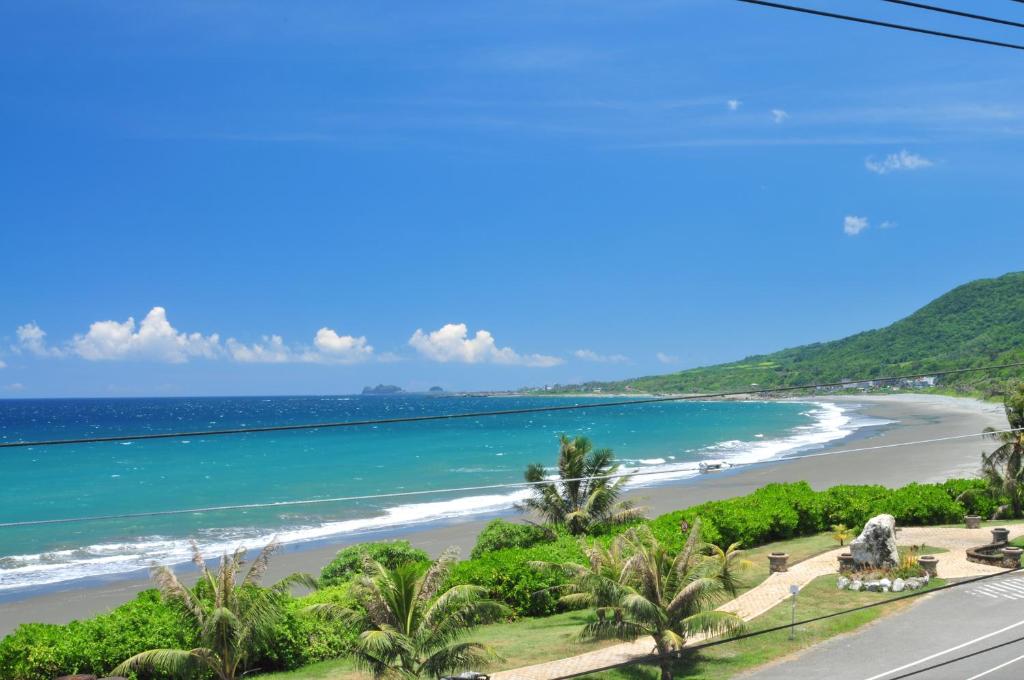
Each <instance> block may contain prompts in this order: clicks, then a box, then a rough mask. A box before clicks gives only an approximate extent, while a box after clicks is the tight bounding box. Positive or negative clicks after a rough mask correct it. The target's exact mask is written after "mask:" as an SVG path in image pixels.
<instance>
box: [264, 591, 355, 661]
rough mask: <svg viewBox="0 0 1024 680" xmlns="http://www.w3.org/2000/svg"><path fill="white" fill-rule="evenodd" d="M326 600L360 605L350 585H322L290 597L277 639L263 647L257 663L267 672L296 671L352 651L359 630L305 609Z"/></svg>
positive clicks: (279, 623)
mask: <svg viewBox="0 0 1024 680" xmlns="http://www.w3.org/2000/svg"><path fill="white" fill-rule="evenodd" d="M322 602H333V603H335V604H338V605H340V606H344V607H352V608H354V607H356V606H357V605H356V603H355V601H354V600H353V598H352V597H351V595H350V594H349V585H348V584H345V585H340V586H330V587H327V588H322V589H321V590H319V591H317V592H315V593H312V594H310V595H307V596H305V597H300V598H291V597H289V598H288V600H287V602H286V603H285V608H284V616H283V617H282V619H281V620H280V621H279V622H278V624H277V626H276V628H275V631H274V639H273V642H271V643H269V644H267V645H265V646H264V647H263V648H261V649H260V650H259V655H258V660H257V662H256V663H255V665H256V666H257V667H259V668H260V669H261V670H264V671H270V670H292V669H295V668H300V667H302V666H306V665H309V664H311V663H316V662H318V661H326V660H327V659H336V658H339V657H342V656H345V655H346V654H348V653H349V652H350V651H351V650H352V648H353V645H354V643H355V640H356V637H357V633H356V631H355V630H354V629H352V628H349V627H347V626H345V625H344V624H343V623H339V622H337V621H331V620H325V619H321V618H319V617H316V616H312V615H310V614H309V613H308V612H306V611H305V608H306V607H308V606H309V605H311V604H318V603H322Z"/></svg>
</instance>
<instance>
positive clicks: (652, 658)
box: [556, 567, 1024, 680]
mask: <svg viewBox="0 0 1024 680" xmlns="http://www.w3.org/2000/svg"><path fill="white" fill-rule="evenodd" d="M1021 570H1024V567H1016V568H1014V569H1006V570H1003V571H997V572H995V573H993V574H984V575H983V576H975V577H974V578H969V579H964V580H962V581H957V582H956V583H945V584H943V585H941V586H937V587H935V588H928V589H926V590H915V591H913V592H911V593H907V594H906V595H900V596H899V597H890V598H887V599H885V600H879V601H878V602H871V603H868V604H864V605H861V606H859V607H852V608H850V609H843V610H840V611H838V612H832V613H830V614H822V615H821V616H815V617H812V618H809V619H804V620H802V621H797V622H796V623H784V624H781V625H778V626H772V627H771V628H764V629H762V630H755V631H751V632H749V633H741V634H740V635H734V636H732V637H727V638H722V639H720V640H710V641H708V642H701V643H698V644H696V645H693V646H689V645H688V646H686V647H683V648H682V649H681V650H679V651H677V652H670V653H668V654H650V655H648V656H644V657H640V658H637V659H630V660H629V661H623V662H621V663H617V664H612V665H610V666H604V667H602V668H592V669H590V670H587V671H580V672H579V673H570V674H568V675H559V676H557V678H556V680H563V679H564V678H575V677H578V676H580V675H590V674H592V673H604V672H606V671H611V670H615V669H616V668H625V667H627V666H635V665H636V664H650V663H658V662H659V661H665V660H678V659H681V658H682V657H683V655H684V654H688V653H690V652H696V651H699V650H701V649H707V648H708V647H717V646H719V645H724V644H728V643H730V642H738V641H740V640H746V639H747V638H753V637H758V636H761V635H767V634H769V633H777V632H779V631H781V630H789V629H790V628H792V627H794V626H805V625H807V624H810V623H817V622H818V621H824V620H826V619H832V618H835V617H837V616H843V615H845V614H853V613H855V612H859V611H864V610H865V609H872V608H874V607H881V606H882V605H886V604H890V603H892V602H899V601H901V600H909V599H911V598H914V597H921V596H922V595H930V594H932V593H937V592H941V591H943V590H949V589H951V588H959V587H961V586H966V585H971V584H973V583H977V582H979V581H984V580H987V579H990V578H997V577H999V576H1006V575H1007V574H1013V573H1015V572H1019V571H1021Z"/></svg>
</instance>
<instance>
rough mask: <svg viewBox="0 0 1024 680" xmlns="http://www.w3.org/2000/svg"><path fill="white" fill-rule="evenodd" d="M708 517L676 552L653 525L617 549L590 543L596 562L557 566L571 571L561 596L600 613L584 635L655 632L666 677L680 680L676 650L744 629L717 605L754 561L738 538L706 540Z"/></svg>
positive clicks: (626, 636) (632, 533) (621, 540)
mask: <svg viewBox="0 0 1024 680" xmlns="http://www.w3.org/2000/svg"><path fill="white" fill-rule="evenodd" d="M699 536H700V522H699V521H698V522H696V523H695V524H694V527H693V529H692V530H691V531H690V535H689V537H688V538H687V541H686V545H685V546H684V547H683V549H682V551H680V552H679V554H677V555H675V556H672V555H670V554H669V553H668V552H667V551H666V550H665V548H664V547H663V546H662V545H661V544H660V543H659V542H658V541H657V539H655V538H654V536H653V534H652V533H651V531H650V529H649V528H647V527H646V526H643V527H638V528H634V529H630V530H629V531H627V532H626V533H624V534H621V535H620V536H617V537H616V538H615V540H614V541H613V542H612V545H611V546H610V547H609V548H601V547H599V546H593V547H591V548H589V549H588V552H587V556H588V558H589V564H588V565H586V566H581V565H576V564H564V565H552V564H544V563H537V564H536V566H537V567H538V568H545V569H560V570H562V571H563V572H564V573H566V575H568V576H569V577H570V579H571V580H570V582H569V584H568V585H567V586H565V587H564V590H565V594H564V595H563V596H562V597H561V598H560V601H561V602H562V603H563V604H565V605H566V606H568V607H576V608H579V607H592V608H594V610H595V613H596V615H597V618H596V620H594V621H593V622H591V623H589V624H587V626H586V627H585V628H584V629H583V631H582V632H581V634H580V635H581V637H582V638H584V639H589V640H607V639H616V640H635V639H637V638H639V637H642V636H645V635H650V636H651V637H652V638H653V639H654V646H655V651H656V652H657V653H658V655H659V657H660V658H659V666H660V667H661V677H662V679H663V680H672V663H673V657H674V656H675V655H677V654H678V653H679V652H680V651H681V650H682V649H683V646H684V645H685V644H686V641H687V639H688V638H690V637H692V636H694V635H707V636H713V635H720V634H723V633H734V632H738V631H740V630H742V628H743V620H742V619H740V618H739V617H738V616H736V615H735V614H732V613H729V612H723V611H718V610H716V609H715V607H716V606H717V605H718V604H720V603H722V602H724V601H726V600H728V599H730V598H731V597H735V595H736V592H737V589H738V588H739V578H738V572H739V571H741V570H742V569H744V568H746V566H748V563H747V562H746V560H744V559H743V558H742V553H743V551H742V550H740V549H739V547H738V545H736V544H733V545H731V546H729V548H727V549H725V550H723V549H721V548H719V547H717V546H709V545H703V544H701V543H700V541H699Z"/></svg>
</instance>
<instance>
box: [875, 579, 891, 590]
mask: <svg viewBox="0 0 1024 680" xmlns="http://www.w3.org/2000/svg"><path fill="white" fill-rule="evenodd" d="M878 584H879V585H880V586H882V587H883V588H891V587H892V581H890V580H889V579H887V578H883V579H882V580H881V581H879V582H878Z"/></svg>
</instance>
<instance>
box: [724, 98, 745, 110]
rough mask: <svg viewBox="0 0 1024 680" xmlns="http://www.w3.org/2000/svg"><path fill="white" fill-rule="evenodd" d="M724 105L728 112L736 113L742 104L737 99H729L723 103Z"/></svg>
mask: <svg viewBox="0 0 1024 680" xmlns="http://www.w3.org/2000/svg"><path fill="white" fill-rule="evenodd" d="M725 105H726V106H727V107H728V108H729V110H730V111H738V110H739V108H740V106H742V105H743V102H741V101H740V100H739V99H730V100H729V101H727V102H725Z"/></svg>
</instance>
